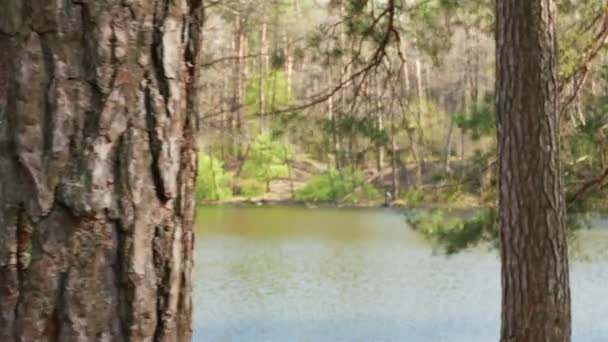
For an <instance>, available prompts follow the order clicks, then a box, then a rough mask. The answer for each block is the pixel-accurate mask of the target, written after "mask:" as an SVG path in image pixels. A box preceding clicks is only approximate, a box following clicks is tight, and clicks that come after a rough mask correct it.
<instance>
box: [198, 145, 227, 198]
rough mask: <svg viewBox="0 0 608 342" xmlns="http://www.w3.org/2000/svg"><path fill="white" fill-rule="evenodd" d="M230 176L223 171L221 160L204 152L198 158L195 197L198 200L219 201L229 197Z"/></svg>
mask: <svg viewBox="0 0 608 342" xmlns="http://www.w3.org/2000/svg"><path fill="white" fill-rule="evenodd" d="M231 183H232V176H231V175H230V174H229V173H226V172H225V171H224V165H223V163H222V161H220V160H218V159H216V158H215V157H212V156H209V155H208V154H206V153H201V154H200V155H199V159H198V178H197V180H196V199H197V200H199V201H221V200H225V199H228V198H230V196H231V195H232V191H231V188H230V186H231Z"/></svg>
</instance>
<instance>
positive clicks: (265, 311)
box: [194, 207, 608, 342]
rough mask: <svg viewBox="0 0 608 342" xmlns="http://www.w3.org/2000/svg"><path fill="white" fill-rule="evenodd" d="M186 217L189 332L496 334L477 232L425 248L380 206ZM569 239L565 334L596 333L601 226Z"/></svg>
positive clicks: (397, 215) (486, 251) (495, 308)
mask: <svg viewBox="0 0 608 342" xmlns="http://www.w3.org/2000/svg"><path fill="white" fill-rule="evenodd" d="M198 220H199V224H198V228H197V239H196V250H195V270H194V279H195V291H194V305H195V339H194V340H195V341H197V342H198V341H213V342H215V341H456V342H458V341H463V342H464V341H467V342H469V341H470V342H476V341H480V342H482V341H483V342H485V341H496V340H497V339H498V330H499V316H500V279H499V277H500V275H499V270H500V265H499V260H498V258H497V255H496V250H495V249H493V248H491V246H490V245H488V244H487V243H481V244H480V245H477V246H475V247H472V248H469V249H466V250H464V251H462V252H461V253H458V254H454V255H451V256H444V255H435V254H434V251H435V250H436V248H435V245H434V244H433V243H431V242H429V241H428V240H427V239H426V238H425V237H424V236H423V235H422V234H420V233H419V232H416V231H414V230H412V229H411V228H410V227H409V226H408V225H407V223H406V220H405V217H404V214H403V213H402V212H397V211H391V210H386V209H377V210H343V209H340V210H338V209H306V208H298V207H262V208H255V207H251V208H250V207H241V208H234V207H207V208H202V209H201V210H200V212H199V216H198ZM596 224H599V226H606V221H603V220H599V221H598V222H596ZM573 241H574V242H573V243H572V244H573V245H574V244H576V245H577V247H576V248H578V249H580V250H581V251H585V253H584V254H585V255H586V256H585V257H582V258H578V257H577V258H576V260H575V261H573V262H572V267H571V269H572V295H573V318H574V339H573V340H574V341H575V342H595V341H598V342H599V341H606V340H608V324H607V323H605V320H603V319H602V318H603V317H606V316H607V315H608V302H607V301H605V300H603V298H604V293H605V284H606V282H608V267H607V266H608V254H607V253H608V252H607V251H608V229H592V230H583V231H581V232H580V234H578V233H577V235H576V238H575V240H573Z"/></svg>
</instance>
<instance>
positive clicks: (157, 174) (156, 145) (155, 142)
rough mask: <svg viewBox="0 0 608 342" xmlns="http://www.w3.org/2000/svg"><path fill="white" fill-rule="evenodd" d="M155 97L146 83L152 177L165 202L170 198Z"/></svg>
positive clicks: (145, 97)
mask: <svg viewBox="0 0 608 342" xmlns="http://www.w3.org/2000/svg"><path fill="white" fill-rule="evenodd" d="M153 101H154V99H153V98H152V94H151V90H150V86H149V85H146V88H145V90H144V103H145V109H146V125H147V129H148V138H149V142H150V152H151V154H152V165H151V166H150V167H151V171H152V179H153V181H154V189H155V190H156V195H157V196H158V198H159V199H160V200H161V201H162V202H163V203H166V202H167V201H168V200H169V198H168V197H167V196H166V195H165V185H164V182H163V178H162V174H161V171H160V165H159V159H160V153H161V149H162V146H161V141H160V139H159V137H158V134H157V132H156V127H157V125H158V122H157V119H156V115H158V114H157V113H156V112H155V111H154V104H153V103H152V102H153Z"/></svg>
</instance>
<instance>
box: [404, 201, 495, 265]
mask: <svg viewBox="0 0 608 342" xmlns="http://www.w3.org/2000/svg"><path fill="white" fill-rule="evenodd" d="M406 218H407V221H408V223H409V224H410V226H411V227H412V228H413V229H415V230H417V231H419V232H420V233H421V234H422V235H424V236H425V237H426V238H428V239H429V240H432V241H435V242H436V243H438V244H439V245H441V246H443V247H444V248H445V252H446V253H447V254H453V253H456V252H459V251H461V250H463V249H465V248H467V247H471V246H474V245H475V244H477V243H479V242H480V241H482V240H487V241H494V242H495V241H496V238H497V232H496V226H495V222H496V211H495V210H494V209H486V210H483V211H482V212H480V213H478V214H475V215H473V216H472V217H468V218H463V217H462V216H452V217H446V215H445V212H444V211H442V210H431V211H425V212H423V213H421V214H410V215H408V216H406Z"/></svg>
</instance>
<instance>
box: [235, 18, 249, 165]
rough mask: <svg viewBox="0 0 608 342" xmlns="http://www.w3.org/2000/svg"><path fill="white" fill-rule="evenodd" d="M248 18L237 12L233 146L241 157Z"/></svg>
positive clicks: (238, 156) (237, 155)
mask: <svg viewBox="0 0 608 342" xmlns="http://www.w3.org/2000/svg"><path fill="white" fill-rule="evenodd" d="M246 23H247V21H246V18H245V16H244V15H243V14H242V13H238V14H237V18H236V36H235V48H236V53H237V58H236V60H235V62H234V82H235V84H234V99H233V113H232V114H233V125H234V126H233V132H234V134H233V136H232V139H233V148H234V150H235V151H234V152H235V155H236V157H237V159H238V158H241V157H242V155H243V146H242V143H241V142H242V140H243V107H244V102H245V101H244V98H245V83H246V80H245V68H246V58H245V56H246V53H247V52H246V49H247V47H246V44H247V28H246Z"/></svg>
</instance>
